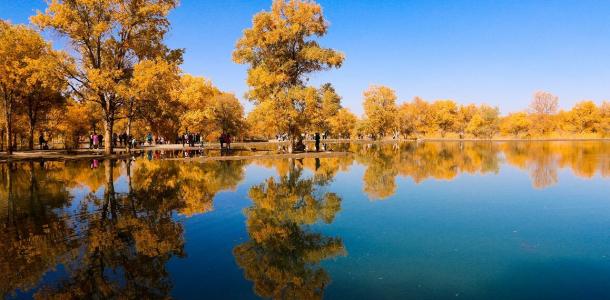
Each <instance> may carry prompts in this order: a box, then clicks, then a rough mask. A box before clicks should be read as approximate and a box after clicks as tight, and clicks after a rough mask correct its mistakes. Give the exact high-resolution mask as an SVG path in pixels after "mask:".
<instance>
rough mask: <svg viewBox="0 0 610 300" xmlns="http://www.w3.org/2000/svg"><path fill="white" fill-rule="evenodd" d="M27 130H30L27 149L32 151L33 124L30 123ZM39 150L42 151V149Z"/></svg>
mask: <svg viewBox="0 0 610 300" xmlns="http://www.w3.org/2000/svg"><path fill="white" fill-rule="evenodd" d="M29 129H30V137H29V139H28V149H29V150H34V124H32V122H30V128H29ZM40 150H42V148H41V149H40Z"/></svg>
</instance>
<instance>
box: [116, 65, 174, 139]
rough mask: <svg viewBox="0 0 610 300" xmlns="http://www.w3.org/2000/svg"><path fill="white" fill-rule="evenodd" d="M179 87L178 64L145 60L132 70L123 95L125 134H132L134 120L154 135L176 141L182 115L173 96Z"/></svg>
mask: <svg viewBox="0 0 610 300" xmlns="http://www.w3.org/2000/svg"><path fill="white" fill-rule="evenodd" d="M179 85H180V68H179V67H178V65H177V63H175V62H172V61H169V60H166V59H162V58H156V59H145V60H142V61H140V62H138V63H137V64H136V65H135V67H134V70H133V77H132V79H131V82H129V84H127V85H126V86H124V89H123V91H122V92H123V95H124V97H125V98H127V99H128V102H127V103H126V107H125V111H126V117H127V124H126V133H127V134H128V135H130V134H131V124H132V122H133V121H134V120H135V119H139V120H143V121H144V122H145V123H146V124H147V125H148V127H149V129H150V130H151V131H152V132H153V133H154V134H155V135H156V136H160V135H163V136H165V137H166V138H170V137H172V138H175V135H176V133H177V132H178V129H179V127H180V116H181V114H182V113H183V112H184V109H183V105H182V103H181V102H180V101H179V100H178V97H176V90H177V87H178V86H179Z"/></svg>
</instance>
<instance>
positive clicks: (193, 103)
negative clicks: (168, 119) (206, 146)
mask: <svg viewBox="0 0 610 300" xmlns="http://www.w3.org/2000/svg"><path fill="white" fill-rule="evenodd" d="M221 93H222V92H221V91H220V90H219V89H218V88H217V87H215V86H214V85H213V84H212V82H211V81H209V80H207V79H205V78H203V77H197V76H192V75H189V74H185V75H183V76H182V78H181V79H180V89H179V91H178V96H177V97H178V100H179V101H180V103H182V105H184V108H185V113H184V114H183V115H182V117H181V121H180V122H181V128H182V129H183V130H188V131H191V132H200V133H201V134H202V136H203V137H206V136H208V135H210V134H212V133H213V132H214V131H215V130H214V125H215V124H214V120H213V118H212V115H211V113H212V110H211V107H212V99H213V98H214V97H216V96H219V95H221Z"/></svg>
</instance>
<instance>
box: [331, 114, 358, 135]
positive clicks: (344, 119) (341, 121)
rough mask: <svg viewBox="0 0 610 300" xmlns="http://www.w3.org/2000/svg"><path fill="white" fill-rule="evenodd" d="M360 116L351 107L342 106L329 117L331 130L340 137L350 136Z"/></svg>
mask: <svg viewBox="0 0 610 300" xmlns="http://www.w3.org/2000/svg"><path fill="white" fill-rule="evenodd" d="M357 121H358V118H357V117H356V115H354V114H353V113H352V112H351V111H350V110H349V109H347V108H341V109H339V110H338V111H337V112H336V113H335V114H334V115H333V116H331V117H330V118H329V121H328V122H329V126H330V132H331V134H332V135H333V136H335V137H338V138H344V139H345V138H350V137H351V134H352V132H353V131H354V128H356V122H357Z"/></svg>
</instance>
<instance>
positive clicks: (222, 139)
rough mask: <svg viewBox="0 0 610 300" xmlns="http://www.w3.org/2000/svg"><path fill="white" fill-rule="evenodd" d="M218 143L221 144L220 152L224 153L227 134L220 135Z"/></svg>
mask: <svg viewBox="0 0 610 300" xmlns="http://www.w3.org/2000/svg"><path fill="white" fill-rule="evenodd" d="M218 141H219V142H220V151H222V149H224V144H225V133H224V132H223V133H221V134H220V137H219V138H218Z"/></svg>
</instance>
